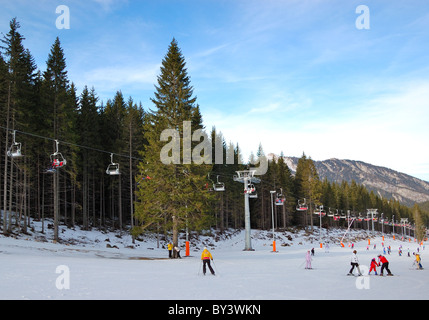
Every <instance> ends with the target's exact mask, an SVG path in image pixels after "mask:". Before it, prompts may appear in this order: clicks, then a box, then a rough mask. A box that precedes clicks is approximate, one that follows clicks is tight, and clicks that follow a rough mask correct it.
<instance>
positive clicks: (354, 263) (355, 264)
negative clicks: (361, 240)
mask: <svg viewBox="0 0 429 320" xmlns="http://www.w3.org/2000/svg"><path fill="white" fill-rule="evenodd" d="M356 253H357V251H356V250H353V254H352V257H351V259H350V264H351V265H352V268H351V269H350V271H349V273H348V275H349V276H352V275H353V270H354V268H355V267H356V269H357V270H358V275H359V276H361V275H362V273H361V272H360V268H359V260H358V257H357V255H356Z"/></svg>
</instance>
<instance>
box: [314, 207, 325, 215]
mask: <svg viewBox="0 0 429 320" xmlns="http://www.w3.org/2000/svg"><path fill="white" fill-rule="evenodd" d="M313 213H314V214H317V215H318V216H322V217H324V216H326V211H325V209H323V206H320V207H319V209H318V210H314V212H313Z"/></svg>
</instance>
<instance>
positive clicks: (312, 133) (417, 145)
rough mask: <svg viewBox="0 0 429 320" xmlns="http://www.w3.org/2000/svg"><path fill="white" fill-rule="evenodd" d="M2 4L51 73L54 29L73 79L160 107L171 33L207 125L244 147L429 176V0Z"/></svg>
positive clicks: (2, 14)
mask: <svg viewBox="0 0 429 320" xmlns="http://www.w3.org/2000/svg"><path fill="white" fill-rule="evenodd" d="M362 5H364V6H366V7H364V9H365V10H363V11H362V7H361V6H362ZM58 6H66V7H67V8H68V15H67V14H66V12H65V11H61V10H60V11H58V13H57V12H56V10H57V7H58ZM61 8H62V7H61ZM0 9H1V10H0V32H2V33H3V34H6V33H7V32H8V31H9V22H10V20H11V19H12V18H14V17H16V18H17V20H18V22H19V23H20V24H21V29H20V31H21V34H22V35H23V36H24V37H25V40H24V46H25V47H26V48H28V49H29V50H30V52H31V54H32V55H33V57H34V58H35V61H36V64H37V66H38V68H39V69H40V70H41V71H44V70H45V69H46V60H47V57H48V54H49V51H50V48H51V46H52V44H53V43H54V41H55V38H56V37H57V36H58V37H59V38H60V41H61V45H62V47H63V49H64V53H65V57H66V62H67V71H68V76H69V80H70V81H72V82H74V83H75V85H76V86H77V90H78V93H79V92H81V91H82V89H83V88H84V86H85V85H86V86H88V87H89V88H92V87H94V89H95V92H96V93H97V95H98V97H99V98H100V102H101V101H103V102H104V103H105V102H106V101H107V100H108V99H113V97H114V95H115V93H116V92H117V91H119V90H120V91H121V92H122V93H123V95H124V97H125V98H126V99H128V97H131V98H132V99H133V100H134V102H136V103H139V102H141V103H142V105H143V108H145V109H149V108H152V109H153V108H154V105H153V103H152V102H151V101H150V98H153V97H154V91H155V87H154V85H155V84H156V81H157V76H158V75H159V73H160V65H161V61H162V59H163V58H164V56H165V54H166V53H167V50H168V46H169V44H170V42H171V41H172V39H173V38H175V39H176V40H177V42H178V45H179V47H180V48H181V50H182V54H183V56H184V57H185V61H186V67H187V71H188V74H189V76H190V79H191V85H192V86H193V88H194V95H195V96H196V97H197V103H198V104H199V106H200V109H201V113H202V115H203V121H204V124H205V126H206V128H207V130H209V131H210V130H211V128H212V127H213V126H215V127H216V130H217V131H220V132H222V134H223V136H224V138H225V140H226V142H232V143H234V144H236V143H238V145H239V146H240V148H241V149H242V152H243V154H244V155H245V156H246V155H247V156H248V155H249V154H250V153H251V152H253V153H256V151H257V149H258V146H259V145H260V144H261V145H262V147H263V151H264V152H265V154H268V153H275V154H280V153H281V152H283V153H284V155H286V156H297V157H300V156H301V155H302V154H303V153H305V154H306V155H307V156H308V157H311V158H312V159H313V160H325V159H329V158H338V159H351V160H360V161H364V162H368V163H371V164H374V165H378V166H383V167H388V168H391V169H394V170H397V171H400V172H403V173H407V174H409V175H412V176H414V177H417V178H420V179H423V180H426V181H429V147H428V139H429V77H428V74H429V2H428V1H427V0H407V1H403V0H371V1H369V0H357V1H356V0H204V1H203V0H199V1H198V0H156V1H154V0H151V1H148V0H134V1H133V0H85V1H81V0H75V1H66V0H61V1H55V0H40V1H30V0H14V1H10V0H0ZM66 17H68V18H69V19H68V20H65V19H63V18H66ZM66 21H68V22H69V26H67V28H62V27H64V26H65V22H66ZM363 27H365V28H363Z"/></svg>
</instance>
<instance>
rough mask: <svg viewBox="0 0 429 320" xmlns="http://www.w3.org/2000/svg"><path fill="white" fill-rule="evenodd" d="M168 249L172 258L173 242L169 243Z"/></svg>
mask: <svg viewBox="0 0 429 320" xmlns="http://www.w3.org/2000/svg"><path fill="white" fill-rule="evenodd" d="M167 249H168V257H169V258H170V259H171V258H173V256H172V253H173V244H172V243H171V242H169V243H168V245H167Z"/></svg>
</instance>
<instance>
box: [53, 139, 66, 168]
mask: <svg viewBox="0 0 429 320" xmlns="http://www.w3.org/2000/svg"><path fill="white" fill-rule="evenodd" d="M55 143H56V151H55V152H54V153H53V154H51V156H50V158H51V166H52V168H53V169H56V168H62V167H64V166H65V165H66V164H67V160H66V159H65V158H64V157H63V155H62V154H61V153H60V152H58V140H55Z"/></svg>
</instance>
